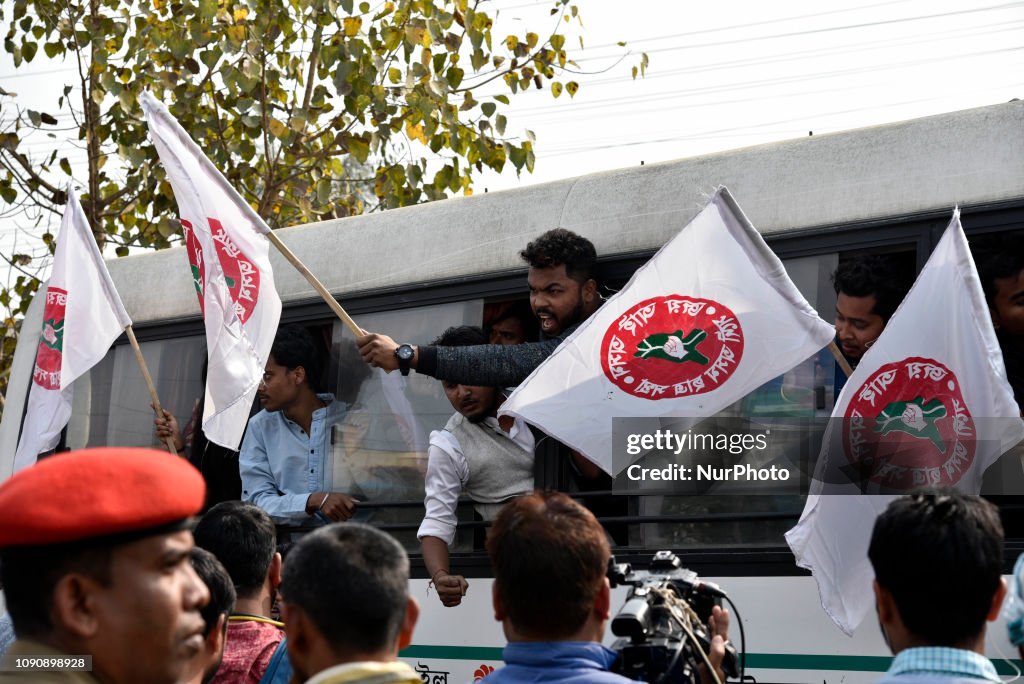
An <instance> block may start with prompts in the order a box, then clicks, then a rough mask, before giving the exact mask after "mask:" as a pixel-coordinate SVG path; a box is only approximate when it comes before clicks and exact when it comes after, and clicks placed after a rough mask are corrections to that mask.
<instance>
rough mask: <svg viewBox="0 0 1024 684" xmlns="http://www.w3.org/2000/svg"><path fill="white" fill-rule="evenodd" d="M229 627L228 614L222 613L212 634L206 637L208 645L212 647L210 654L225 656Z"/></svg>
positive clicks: (211, 631)
mask: <svg viewBox="0 0 1024 684" xmlns="http://www.w3.org/2000/svg"><path fill="white" fill-rule="evenodd" d="M227 626H228V614H227V613H221V614H220V615H218V616H217V624H215V625H214V626H213V629H212V630H210V633H209V634H208V635H206V643H207V644H208V645H209V647H210V653H212V654H214V655H215V656H217V655H223V653H224V644H225V642H227V636H228V632H227Z"/></svg>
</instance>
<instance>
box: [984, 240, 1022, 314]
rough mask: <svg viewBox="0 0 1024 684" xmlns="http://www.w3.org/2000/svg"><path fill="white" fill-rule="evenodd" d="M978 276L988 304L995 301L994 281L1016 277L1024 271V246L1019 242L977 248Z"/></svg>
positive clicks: (990, 304)
mask: <svg viewBox="0 0 1024 684" xmlns="http://www.w3.org/2000/svg"><path fill="white" fill-rule="evenodd" d="M978 252H979V254H978V278H979V279H980V280H981V288H982V290H984V291H985V300H986V301H987V302H988V305H989V306H992V304H993V303H994V302H995V298H996V289H997V288H996V281H997V280H1001V279H1003V278H1016V277H1017V274H1019V273H1021V272H1022V271H1024V248H1022V247H1021V246H1020V245H1019V244H1017V243H1014V244H999V245H993V246H991V247H989V248H988V249H981V250H978Z"/></svg>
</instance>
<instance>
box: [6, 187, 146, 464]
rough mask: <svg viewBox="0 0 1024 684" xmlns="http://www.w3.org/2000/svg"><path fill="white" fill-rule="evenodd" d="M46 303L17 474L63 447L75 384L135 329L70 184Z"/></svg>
mask: <svg viewBox="0 0 1024 684" xmlns="http://www.w3.org/2000/svg"><path fill="white" fill-rule="evenodd" d="M45 297H46V300H45V305H44V308H43V332H42V334H41V335H40V337H39V350H38V351H37V352H36V362H35V369H34V371H33V373H32V386H31V389H30V390H29V398H28V408H27V409H26V413H25V423H24V425H23V427H22V430H21V439H20V441H19V442H18V450H17V452H16V454H15V457H14V472H18V471H19V470H21V469H23V468H25V467H27V466H30V465H32V464H33V463H35V462H36V459H37V458H38V456H39V454H41V453H43V452H46V451H50V450H51V449H53V448H54V447H56V446H57V442H58V441H59V440H60V433H61V430H63V429H64V426H65V425H67V424H68V420H69V419H70V418H71V400H72V390H73V388H72V386H71V383H73V382H74V381H75V380H76V379H77V378H78V377H80V376H81V375H82V374H84V373H85V372H86V371H88V370H89V369H90V368H92V367H93V366H94V365H96V363H98V362H99V361H100V360H101V359H102V358H103V357H104V355H106V353H107V351H108V350H109V349H110V345H112V344H113V343H114V340H116V339H117V338H118V336H120V334H121V332H122V331H123V330H124V329H125V328H126V327H128V326H130V325H131V323H132V321H131V319H130V318H128V313H127V312H126V311H125V310H124V305H123V304H122V303H121V298H120V297H119V296H118V294H117V290H116V289H114V284H113V282H112V281H111V280H110V274H109V273H108V272H107V266H106V264H105V263H104V262H103V257H102V256H101V255H100V250H99V247H98V246H97V245H96V239H95V238H94V237H93V234H92V230H90V229H89V222H88V220H87V219H86V218H85V212H83V211H82V205H81V204H79V203H78V197H77V196H76V195H75V191H74V188H72V187H71V186H70V184H69V186H68V203H67V207H65V209H64V218H63V219H62V220H61V224H60V234H59V235H58V236H57V247H56V249H55V250H54V253H53V270H52V272H51V273H50V280H49V283H48V284H47V288H46V294H45Z"/></svg>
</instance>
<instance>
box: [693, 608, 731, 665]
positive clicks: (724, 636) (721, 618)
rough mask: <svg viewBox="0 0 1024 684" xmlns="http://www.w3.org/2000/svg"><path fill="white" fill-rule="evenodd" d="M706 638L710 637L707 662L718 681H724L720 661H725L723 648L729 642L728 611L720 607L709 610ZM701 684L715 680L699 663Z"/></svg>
mask: <svg viewBox="0 0 1024 684" xmlns="http://www.w3.org/2000/svg"><path fill="white" fill-rule="evenodd" d="M708 636H710V637H711V648H710V649H709V650H708V660H709V661H711V665H712V667H714V668H715V674H717V675H718V681H719V682H724V681H725V671H724V670H722V661H723V660H725V646H726V644H727V643H728V642H729V610H728V609H727V608H722V607H721V606H715V607H714V608H712V609H711V617H710V618H709V619H708ZM697 672H698V675H699V678H700V681H701V684H714V683H715V679H714V677H712V676H711V674H710V673H709V672H708V668H707V666H706V665H704V664H703V663H701V665H700V667H698V668H697Z"/></svg>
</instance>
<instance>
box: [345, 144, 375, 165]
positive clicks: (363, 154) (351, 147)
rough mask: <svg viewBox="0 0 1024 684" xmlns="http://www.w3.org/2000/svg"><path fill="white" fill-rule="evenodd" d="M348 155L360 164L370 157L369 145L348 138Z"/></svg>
mask: <svg viewBox="0 0 1024 684" xmlns="http://www.w3.org/2000/svg"><path fill="white" fill-rule="evenodd" d="M348 153H349V154H351V155H352V156H353V157H355V158H356V161H358V162H359V163H360V164H362V163H364V162H365V161H366V159H367V157H369V156H370V145H369V144H368V143H366V142H364V141H362V140H360V139H359V138H350V139H349V141H348Z"/></svg>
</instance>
